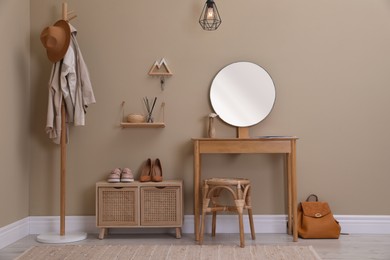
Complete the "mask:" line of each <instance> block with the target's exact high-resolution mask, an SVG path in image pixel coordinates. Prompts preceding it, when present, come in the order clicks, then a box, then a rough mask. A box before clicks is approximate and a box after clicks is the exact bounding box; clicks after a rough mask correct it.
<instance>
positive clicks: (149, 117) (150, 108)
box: [144, 97, 157, 123]
mask: <svg viewBox="0 0 390 260" xmlns="http://www.w3.org/2000/svg"><path fill="white" fill-rule="evenodd" d="M156 101H157V97H155V98H154V99H153V102H149V99H148V98H147V97H144V103H145V107H146V110H147V111H148V115H147V117H146V122H147V123H153V117H152V114H153V109H154V105H155V104H156Z"/></svg>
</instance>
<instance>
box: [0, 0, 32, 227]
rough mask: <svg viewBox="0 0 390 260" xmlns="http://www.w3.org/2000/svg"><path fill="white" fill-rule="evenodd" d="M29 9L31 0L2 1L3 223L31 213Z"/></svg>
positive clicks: (0, 215) (0, 202)
mask: <svg viewBox="0 0 390 260" xmlns="http://www.w3.org/2000/svg"><path fill="white" fill-rule="evenodd" d="M29 13H30V3H29V1H21V0H19V1H15V0H5V1H0V32H1V35H2V36H1V40H0V42H1V48H0V57H1V58H0V80H1V83H0V86H1V87H0V89H1V93H0V118H1V126H0V129H1V135H0V154H1V155H0V167H1V170H0V179H1V180H0V212H1V213H0V227H2V226H5V225H8V224H10V223H13V222H15V221H17V220H19V219H22V218H25V217H27V216H28V215H29V201H28V192H29V172H30V169H29V158H30V140H29V130H30V125H29V123H30V111H29V110H30V109H29V103H30V101H29V100H30V99H29V96H30V71H29V67H30V55H29V53H30V49H29V48H30V38H29V35H30V14H29Z"/></svg>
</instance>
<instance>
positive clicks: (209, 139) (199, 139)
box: [192, 135, 298, 141]
mask: <svg viewBox="0 0 390 260" xmlns="http://www.w3.org/2000/svg"><path fill="white" fill-rule="evenodd" d="M297 139H298V137H296V136H285V135H283V136H282V135H278V136H275V135H266V136H255V137H250V138H192V140H193V141H256V140H261V141H266V140H297Z"/></svg>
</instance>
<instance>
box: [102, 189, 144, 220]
mask: <svg viewBox="0 0 390 260" xmlns="http://www.w3.org/2000/svg"><path fill="white" fill-rule="evenodd" d="M138 208H139V205H138V188H137V187H99V188H98V220H97V226H98V227H127V226H136V225H138Z"/></svg>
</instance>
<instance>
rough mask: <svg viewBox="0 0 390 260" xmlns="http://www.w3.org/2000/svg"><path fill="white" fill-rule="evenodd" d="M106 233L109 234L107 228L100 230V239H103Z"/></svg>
mask: <svg viewBox="0 0 390 260" xmlns="http://www.w3.org/2000/svg"><path fill="white" fill-rule="evenodd" d="M106 234H107V230H106V228H101V229H100V232H99V239H103V238H104V235H106Z"/></svg>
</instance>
